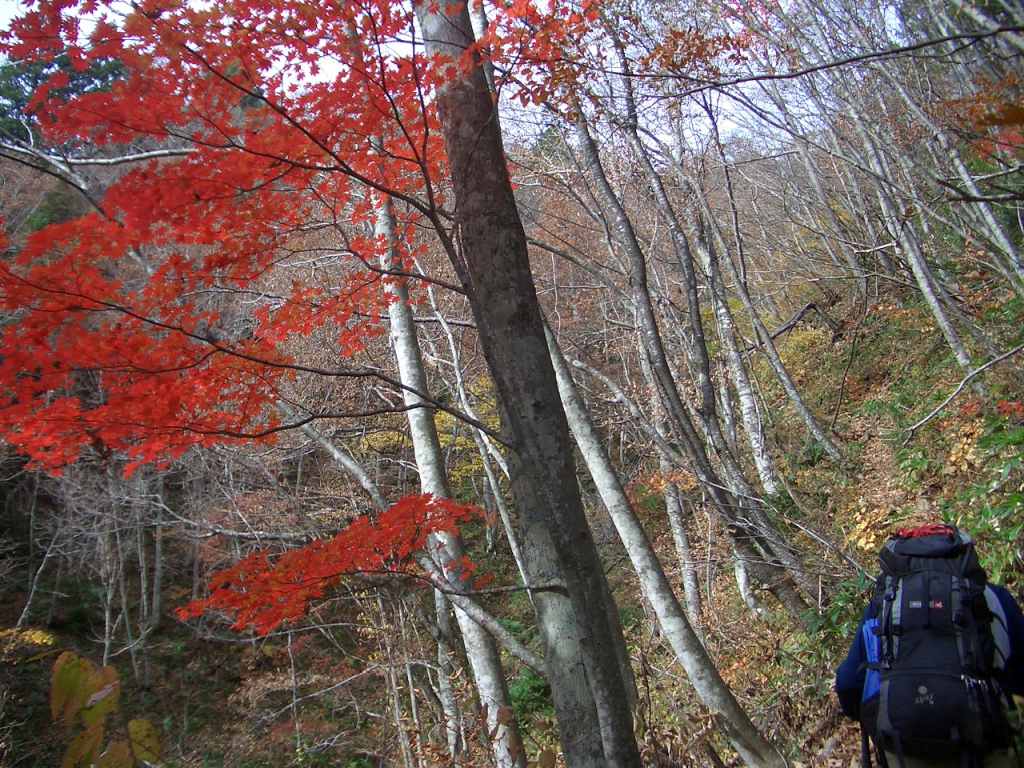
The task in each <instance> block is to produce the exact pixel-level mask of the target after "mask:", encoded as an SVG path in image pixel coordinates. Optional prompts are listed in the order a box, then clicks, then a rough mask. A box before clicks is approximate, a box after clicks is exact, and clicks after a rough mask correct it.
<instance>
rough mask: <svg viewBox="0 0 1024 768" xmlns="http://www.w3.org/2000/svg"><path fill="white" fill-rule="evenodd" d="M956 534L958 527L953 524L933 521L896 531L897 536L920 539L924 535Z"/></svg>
mask: <svg viewBox="0 0 1024 768" xmlns="http://www.w3.org/2000/svg"><path fill="white" fill-rule="evenodd" d="M954 534H956V529H955V528H954V527H953V526H951V525H946V523H932V524H931V525H922V526H919V527H917V528H901V529H900V530H898V531H896V536H895V538H899V539H919V538H921V537H922V536H953V535H954Z"/></svg>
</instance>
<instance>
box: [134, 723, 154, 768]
mask: <svg viewBox="0 0 1024 768" xmlns="http://www.w3.org/2000/svg"><path fill="white" fill-rule="evenodd" d="M128 738H129V739H130V741H131V747H132V755H134V756H135V760H136V761H137V762H142V761H143V760H145V761H146V762H148V763H155V762H157V761H158V760H159V759H160V735H159V734H158V733H157V732H156V726H155V725H153V724H152V723H151V722H149V720H144V719H142V718H139V719H136V720H132V721H130V722H129V723H128Z"/></svg>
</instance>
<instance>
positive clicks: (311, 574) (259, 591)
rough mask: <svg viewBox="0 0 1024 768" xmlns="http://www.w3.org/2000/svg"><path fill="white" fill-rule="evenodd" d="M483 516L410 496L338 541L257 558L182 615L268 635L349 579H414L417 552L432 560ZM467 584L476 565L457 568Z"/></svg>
mask: <svg viewBox="0 0 1024 768" xmlns="http://www.w3.org/2000/svg"><path fill="white" fill-rule="evenodd" d="M482 515H483V512H482V510H480V509H479V508H478V507H474V506H471V505H464V504H456V503H455V502H453V501H450V500H447V499H439V498H437V497H435V496H430V495H429V494H428V495H416V496H407V497H405V498H403V499H402V500H400V501H399V502H398V503H396V504H395V505H393V506H392V507H390V508H389V509H388V510H386V511H385V512H382V513H381V514H379V515H377V516H376V517H375V518H372V519H371V518H370V517H367V516H362V517H359V518H357V519H356V520H354V521H353V522H352V523H351V524H350V525H349V526H348V527H347V528H346V529H345V530H344V531H342V532H341V533H339V534H338V535H337V536H335V537H334V538H332V539H327V540H322V541H316V542H313V543H312V544H309V545H308V546H306V547H303V548H302V549H299V550H293V551H289V552H285V553H283V554H280V555H278V556H277V557H276V558H275V557H272V556H271V555H270V554H268V552H266V551H262V552H255V553H253V554H251V555H249V556H248V557H246V558H244V559H243V560H241V561H240V562H238V563H237V564H236V565H235V566H234V567H232V568H229V569H227V570H225V571H222V572H220V573H218V574H217V575H216V576H214V578H213V580H212V581H211V582H210V595H209V597H207V598H206V599H205V600H198V601H196V602H193V603H191V604H190V605H187V606H185V607H184V608H181V609H180V610H179V611H178V616H179V618H182V619H188V618H192V617H196V616H199V615H201V614H202V613H203V612H204V611H207V610H216V611H224V612H226V613H227V614H228V615H230V616H231V617H232V618H233V620H234V624H233V627H232V628H233V629H249V628H251V629H254V630H255V631H257V632H258V633H260V634H266V633H268V632H270V631H272V630H273V629H275V628H277V627H278V626H279V625H280V624H281V623H282V622H286V621H290V620H294V619H297V618H299V617H301V616H303V615H305V613H306V610H307V607H308V606H309V604H310V602H312V601H314V600H317V599H319V598H321V597H323V595H324V591H325V590H326V589H328V588H329V587H331V586H332V585H334V584H336V583H337V582H338V581H339V580H340V579H342V578H343V577H345V576H348V575H354V574H364V575H388V576H395V577H396V576H401V575H408V574H410V573H412V571H410V569H414V568H415V565H414V564H413V563H411V562H410V558H411V557H412V555H413V554H414V553H416V552H420V551H423V552H425V553H426V554H427V555H428V556H429V555H430V548H431V545H430V537H431V535H432V534H437V533H441V532H447V533H456V532H457V531H458V529H459V525H460V524H462V523H465V522H467V521H469V520H473V519H480V518H481V517H482ZM455 566H456V567H458V568H459V574H458V578H459V579H460V580H463V581H465V580H467V579H468V578H470V576H471V575H472V573H473V567H472V564H470V563H468V562H462V563H457V564H455Z"/></svg>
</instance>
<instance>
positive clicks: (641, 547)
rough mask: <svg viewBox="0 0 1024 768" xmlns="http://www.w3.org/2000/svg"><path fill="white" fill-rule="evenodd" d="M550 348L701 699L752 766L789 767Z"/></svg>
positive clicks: (589, 457) (572, 412) (577, 422)
mask: <svg viewBox="0 0 1024 768" xmlns="http://www.w3.org/2000/svg"><path fill="white" fill-rule="evenodd" d="M548 347H549V348H550V350H551V361H552V364H553V365H554V368H555V373H556V375H557V376H558V390H559V394H560V396H561V398H562V404H563V406H564V408H565V412H566V415H567V416H568V418H569V423H570V425H571V427H572V431H573V434H574V435H575V437H576V444H577V445H578V446H579V448H580V451H581V452H582V454H583V457H584V460H585V461H586V463H587V468H588V469H589V470H590V475H591V477H592V478H593V480H594V484H595V486H596V487H597V491H598V493H599V494H600V495H601V499H602V501H604V505H605V508H606V509H607V510H608V513H609V515H611V518H612V522H613V524H614V525H615V529H616V531H618V534H619V538H620V539H621V540H622V544H623V546H624V547H625V548H626V553H627V554H628V555H629V558H630V561H631V562H632V563H633V569H634V570H635V571H636V573H637V576H638V578H639V579H640V586H641V588H642V589H643V592H644V597H646V598H647V600H648V601H650V603H651V606H652V607H653V608H654V612H655V613H656V614H657V616H658V621H659V623H660V624H661V627H662V629H663V630H664V632H665V637H666V638H668V641H669V643H670V644H671V645H672V650H674V651H675V653H676V656H677V657H678V658H679V661H680V662H681V663H682V665H683V668H684V669H685V670H686V674H687V677H688V678H689V680H690V682H691V683H693V686H694V689H695V690H696V691H697V695H698V696H700V698H701V701H703V702H704V704H705V706H707V707H708V709H709V710H711V711H712V712H718V713H720V714H721V715H722V716H723V727H724V729H725V732H726V734H727V735H728V737H729V740H730V742H731V743H732V745H733V746H734V747H735V748H736V750H737V751H738V752H739V753H740V755H741V756H742V757H743V759H744V760H745V761H746V762H747V764H748V765H751V766H757V767H758V768H761V767H764V768H782V766H785V765H786V761H785V759H784V758H783V757H782V755H781V754H780V753H779V751H778V750H777V749H775V748H774V747H773V746H772V745H770V744H769V743H768V742H767V741H765V739H764V737H763V736H762V735H761V732H760V731H759V730H758V729H757V727H756V726H755V725H754V724H753V723H752V722H751V721H750V718H749V717H748V716H747V714H746V712H744V711H743V708H742V707H741V706H740V705H739V702H737V701H736V699H735V698H734V697H733V695H732V692H731V691H730V690H729V687H728V686H727V685H726V684H725V681H723V680H722V677H721V675H719V674H718V670H717V669H716V668H715V665H714V662H712V661H711V658H710V657H709V656H708V654H707V651H706V650H705V649H704V644H703V643H702V642H701V640H700V638H699V637H698V636H697V634H696V633H695V632H694V631H693V627H692V626H691V625H690V622H689V620H688V619H687V617H686V613H685V612H684V611H683V609H682V606H680V605H679V601H678V600H677V599H676V596H675V593H674V592H673V591H672V586H671V585H670V584H669V581H668V577H667V576H666V575H665V569H664V568H662V566H661V562H660V561H659V560H658V557H657V555H656V554H655V552H654V547H653V546H651V542H650V539H648V538H647V534H646V533H645V532H644V529H643V526H642V525H641V524H640V520H639V519H638V518H637V516H636V511H635V510H634V509H633V506H632V505H631V504H630V502H629V499H628V498H627V497H626V492H625V490H624V489H623V488H622V484H621V483H620V481H619V478H618V476H617V475H616V473H615V470H614V468H613V467H612V464H611V460H610V459H609V458H608V454H607V453H606V452H605V450H604V446H603V443H602V441H601V437H600V435H599V434H598V432H597V428H596V427H595V426H594V423H593V421H592V420H591V418H590V414H589V413H588V412H587V409H586V406H585V405H584V403H583V398H582V397H581V396H580V394H579V391H578V390H577V389H576V384H575V383H574V382H573V380H572V374H571V373H570V372H569V366H568V365H566V362H565V359H564V358H563V357H562V354H561V352H560V351H559V349H558V345H557V342H556V341H555V338H554V335H552V334H551V332H550V330H549V331H548Z"/></svg>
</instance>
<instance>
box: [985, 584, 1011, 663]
mask: <svg viewBox="0 0 1024 768" xmlns="http://www.w3.org/2000/svg"><path fill="white" fill-rule="evenodd" d="M985 602H986V603H988V610H989V612H991V614H992V640H993V642H994V643H995V647H996V656H995V659H994V660H993V663H992V666H993V667H994V668H995V669H997V670H1002V669H1005V668H1006V660H1007V659H1009V658H1010V632H1009V630H1008V629H1007V621H1006V610H1005V609H1004V608H1003V604H1002V603H1001V602H1000V601H999V596H998V595H996V593H995V590H993V589H992V587H990V586H987V585H986V587H985Z"/></svg>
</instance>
